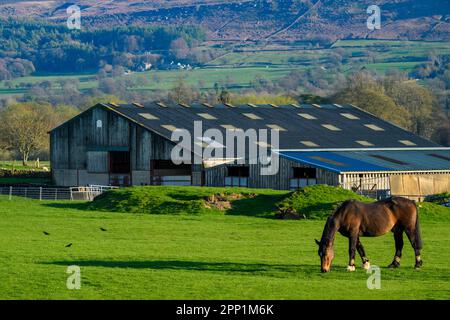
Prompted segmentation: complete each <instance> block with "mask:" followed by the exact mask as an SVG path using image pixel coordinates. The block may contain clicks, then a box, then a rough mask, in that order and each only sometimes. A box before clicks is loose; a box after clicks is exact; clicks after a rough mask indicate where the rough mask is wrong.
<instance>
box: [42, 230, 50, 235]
mask: <svg viewBox="0 0 450 320" xmlns="http://www.w3.org/2000/svg"><path fill="white" fill-rule="evenodd" d="M42 233H43V234H45V235H46V236H49V235H50V233H48V232H47V231H42Z"/></svg>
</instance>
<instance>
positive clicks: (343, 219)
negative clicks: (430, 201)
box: [316, 197, 422, 272]
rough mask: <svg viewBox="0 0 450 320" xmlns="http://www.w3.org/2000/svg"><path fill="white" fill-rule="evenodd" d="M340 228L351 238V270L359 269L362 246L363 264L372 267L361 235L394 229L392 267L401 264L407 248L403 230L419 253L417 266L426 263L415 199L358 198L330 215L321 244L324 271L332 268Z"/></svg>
mask: <svg viewBox="0 0 450 320" xmlns="http://www.w3.org/2000/svg"><path fill="white" fill-rule="evenodd" d="M337 231H339V233H340V234H342V235H343V236H344V237H347V238H348V239H349V257H350V259H349V264H348V267H347V270H348V271H355V251H356V250H358V253H359V255H360V256H361V259H362V262H363V268H364V269H368V268H369V267H370V263H369V259H367V257H366V254H365V252H364V248H363V246H362V244H361V242H360V241H359V237H378V236H381V235H383V234H386V233H387V232H389V231H392V232H393V233H394V239H395V256H394V261H392V263H391V264H390V265H389V267H390V268H397V267H399V266H400V258H401V256H402V249H403V231H404V232H405V233H406V235H407V236H408V239H409V241H410V242H411V245H412V247H413V248H414V252H415V255H416V265H415V267H416V268H420V267H421V266H422V260H421V258H420V250H421V249H422V240H421V236H420V228H419V216H418V210H417V207H416V204H415V202H414V201H411V200H408V199H406V198H402V197H392V198H388V199H385V200H380V201H376V202H372V203H364V202H359V201H356V200H347V201H345V202H344V203H343V204H342V205H341V206H339V208H337V209H336V211H335V212H334V213H333V214H332V215H331V216H330V217H329V218H328V220H327V222H326V224H325V228H324V229H323V233H322V239H321V240H320V242H319V241H318V240H316V243H317V244H318V245H319V256H320V260H321V268H322V272H328V271H330V268H331V262H332V260H333V258H334V252H333V242H334V238H335V235H336V232H337Z"/></svg>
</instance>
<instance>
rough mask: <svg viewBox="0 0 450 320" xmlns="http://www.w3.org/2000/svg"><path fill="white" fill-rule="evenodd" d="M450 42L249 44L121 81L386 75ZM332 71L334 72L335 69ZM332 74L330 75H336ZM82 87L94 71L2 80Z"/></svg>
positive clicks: (19, 89) (145, 85)
mask: <svg viewBox="0 0 450 320" xmlns="http://www.w3.org/2000/svg"><path fill="white" fill-rule="evenodd" d="M449 51H450V42H425V41H386V40H342V41H337V42H336V43H334V44H333V45H332V46H331V47H330V48H326V49H314V48H304V46H292V45H290V46H279V45H277V46H265V47H264V46H256V45H245V46H242V47H239V48H234V49H230V50H225V49H223V50H222V54H221V55H220V56H219V57H218V58H216V59H214V60H212V61H209V62H208V63H206V64H205V65H204V66H202V67H198V68H194V69H193V70H190V71H184V70H151V71H148V72H136V73H131V74H127V75H124V76H121V77H116V79H118V80H126V82H127V90H130V91H146V90H149V91H155V90H169V89H170V88H172V87H173V86H174V84H175V82H176V81H177V79H178V78H179V77H180V76H183V77H184V78H185V81H186V83H187V84H189V85H190V86H194V87H198V88H199V89H201V90H213V89H214V88H216V87H217V86H219V87H227V88H228V89H230V90H239V89H245V88H250V87H251V86H252V81H254V80H255V79H256V78H264V79H266V80H269V81H272V82H275V83H276V82H278V81H279V80H280V79H281V78H283V77H284V76H286V75H288V74H289V73H290V72H292V71H295V70H299V71H306V70H312V69H321V70H323V71H327V70H329V69H333V68H336V66H340V69H341V72H343V73H349V72H352V71H357V70H359V69H361V68H363V67H365V68H367V69H369V70H374V71H377V72H379V73H381V74H383V73H386V72H388V71H402V72H411V71H412V70H414V68H415V67H417V66H418V65H420V64H422V63H424V62H426V61H427V60H428V57H429V56H430V55H433V54H435V55H442V54H448V52H449ZM332 71H333V70H332ZM332 71H331V72H332ZM61 80H71V81H75V82H76V83H78V87H79V89H80V90H81V91H86V90H89V89H95V88H98V86H99V82H98V80H97V76H96V74H95V73H94V72H92V73H87V74H86V73H84V74H56V75H55V74H38V75H34V76H29V77H23V78H17V79H14V80H10V81H1V82H0V94H1V95H4V96H8V95H13V96H14V95H19V96H20V95H23V94H24V93H26V92H27V90H28V89H29V88H30V87H31V86H33V85H35V84H38V83H42V82H44V81H48V82H49V83H51V89H52V90H53V91H54V92H55V93H57V92H58V90H60V89H61V87H60V84H59V81H61Z"/></svg>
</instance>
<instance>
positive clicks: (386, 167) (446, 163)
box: [279, 149, 450, 173]
mask: <svg viewBox="0 0 450 320" xmlns="http://www.w3.org/2000/svg"><path fill="white" fill-rule="evenodd" d="M279 154H280V156H281V157H284V158H287V159H290V160H293V161H297V162H300V163H305V164H309V165H311V166H314V167H318V168H323V169H326V170H329V171H333V172H342V173H343V172H388V171H403V172H406V171H445V170H448V171H450V149H449V150H431V149H430V150H384V151H383V150H374V151H370V150H369V151H367V150H366V151H280V152H279Z"/></svg>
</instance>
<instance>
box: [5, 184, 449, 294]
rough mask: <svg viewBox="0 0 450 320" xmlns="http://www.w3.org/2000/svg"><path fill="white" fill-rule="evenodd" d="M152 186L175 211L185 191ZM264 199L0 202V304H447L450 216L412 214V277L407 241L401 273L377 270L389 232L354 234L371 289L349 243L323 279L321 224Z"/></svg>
mask: <svg viewBox="0 0 450 320" xmlns="http://www.w3.org/2000/svg"><path fill="white" fill-rule="evenodd" d="M161 190H163V192H161V195H160V198H158V199H159V200H158V201H163V202H164V201H169V202H170V201H173V200H174V199H175V200H177V203H175V207H174V208H178V209H180V207H179V206H177V205H176V204H178V205H180V204H181V203H182V202H184V201H189V199H190V198H191V197H192V196H193V192H192V191H194V189H192V190H191V191H188V192H187V193H186V196H185V197H183V193H182V192H181V191H179V190H178V191H176V192H174V190H176V189H173V188H172V189H167V190H165V191H164V189H161ZM217 190H218V191H217V192H220V193H222V192H224V191H223V190H219V189H217ZM210 191H211V190H210ZM208 192H209V191H208ZM163 194H164V195H163ZM250 194H251V192H250ZM263 195H265V196H267V197H258V196H257V197H254V198H251V199H250V200H249V199H241V200H237V201H244V203H240V206H239V209H238V210H231V211H226V212H219V211H211V212H210V213H209V214H205V212H202V213H200V212H199V213H195V212H190V213H188V212H182V210H178V212H177V214H171V213H170V212H166V213H165V214H162V213H161V214H148V213H131V212H127V213H125V212H123V213H121V212H116V211H114V212H112V211H95V210H93V209H92V206H91V205H88V204H86V203H84V202H61V201H58V202H39V201H37V200H27V199H22V198H13V200H11V201H9V200H8V199H7V198H6V197H4V196H3V197H2V196H0V260H1V261H2V263H1V264H0V299H449V298H450V255H449V250H448V248H449V245H450V240H449V236H448V230H449V228H450V209H447V208H444V207H438V206H435V205H431V204H427V205H424V206H423V207H422V208H421V209H420V210H421V224H422V232H423V239H424V249H423V253H422V257H423V260H424V267H423V268H422V269H421V270H414V268H413V265H414V255H413V251H412V249H411V247H410V246H409V244H407V243H405V249H404V257H403V260H402V266H401V268H399V269H396V270H390V269H387V268H385V266H387V265H388V264H389V263H390V262H391V261H392V258H393V254H394V243H393V237H392V235H390V234H388V235H385V236H383V237H379V238H364V239H362V242H363V244H364V246H365V247H366V251H367V254H368V256H369V258H370V259H371V263H372V264H373V265H377V266H380V267H381V289H379V290H369V289H368V288H367V285H366V281H367V278H368V274H366V272H365V270H363V269H362V268H358V269H357V271H356V272H354V273H348V272H346V271H345V268H346V264H347V239H346V238H343V237H342V236H338V237H337V238H336V243H335V255H336V258H335V261H334V264H333V268H332V272H331V273H329V274H322V273H320V268H319V258H318V256H317V247H316V245H315V243H314V238H320V235H321V232H322V228H323V225H324V220H308V219H306V220H277V219H274V218H273V216H271V215H259V213H260V212H261V210H267V208H271V207H272V206H273V205H274V204H275V202H277V201H280V197H281V198H283V197H284V196H289V194H288V193H284V194H283V193H282V192H275V191H274V192H271V191H266V192H263ZM155 196H157V194H155ZM163 198H164V199H165V200H164V199H163ZM171 199H172V200H171ZM122 200H125V199H122ZM135 200H136V199H135ZM133 201H134V200H133V199H132V197H131V198H129V201H128V202H127V204H128V205H129V206H128V207H126V208H125V209H126V210H127V209H129V208H131V207H132V206H133V203H134V202H133ZM325 201H326V199H325ZM100 207H102V206H101V205H100ZM103 208H104V207H103ZM144 208H145V207H144ZM264 208H266V209H264ZM110 209H111V210H112V209H113V207H111V208H110ZM108 210H109V209H108ZM138 211H139V210H138ZM100 228H103V229H105V230H106V231H102V230H101V229H100ZM43 231H46V232H48V233H49V235H45V234H43ZM68 244H72V245H71V246H70V247H66V245H68ZM71 265H77V266H79V267H80V269H81V289H79V290H69V289H68V288H67V286H66V281H67V278H68V276H69V275H68V274H67V273H66V271H67V267H68V266H71Z"/></svg>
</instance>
